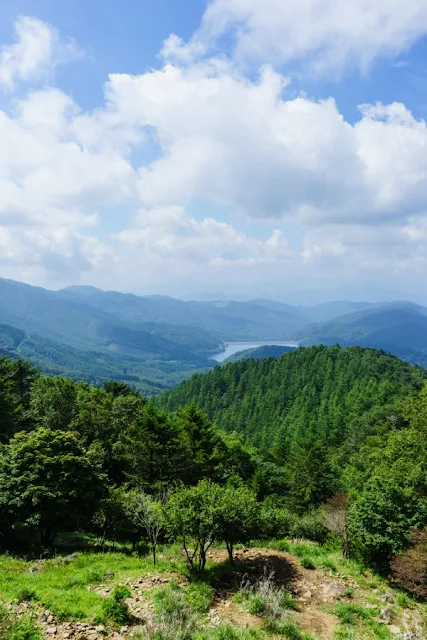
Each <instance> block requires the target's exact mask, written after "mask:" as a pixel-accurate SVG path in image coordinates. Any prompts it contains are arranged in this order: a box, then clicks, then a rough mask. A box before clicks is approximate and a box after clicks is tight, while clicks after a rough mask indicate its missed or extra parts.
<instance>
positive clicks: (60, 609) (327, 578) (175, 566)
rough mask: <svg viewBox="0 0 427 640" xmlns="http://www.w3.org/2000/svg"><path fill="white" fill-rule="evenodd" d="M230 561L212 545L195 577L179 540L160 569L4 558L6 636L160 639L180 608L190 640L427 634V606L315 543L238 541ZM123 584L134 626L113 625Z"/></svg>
mask: <svg viewBox="0 0 427 640" xmlns="http://www.w3.org/2000/svg"><path fill="white" fill-rule="evenodd" d="M226 558H227V552H226V550H225V549H222V548H215V549H213V550H212V551H211V553H210V554H209V562H208V566H207V570H206V571H205V572H204V574H197V575H196V574H191V573H189V572H188V569H187V567H186V565H185V564H184V562H183V559H182V557H181V554H180V553H179V551H178V549H177V548H176V547H164V548H163V549H162V552H161V554H160V557H159V563H158V566H157V567H156V570H155V571H153V565H152V563H151V562H150V560H149V559H148V558H144V557H142V558H139V557H137V556H133V555H126V554H124V553H105V554H96V553H81V554H72V555H71V556H68V557H67V556H65V557H57V558H53V559H50V560H45V561H39V562H30V561H24V560H17V559H13V558H11V557H8V556H3V557H2V558H1V560H0V592H1V596H2V600H3V602H4V605H5V608H4V610H3V623H2V624H3V631H2V633H3V635H2V636H1V637H2V638H5V639H7V640H9V638H10V639H12V640H15V638H16V639H20V638H24V640H33V639H36V638H50V639H51V640H98V639H101V638H105V639H107V640H122V639H126V638H135V640H136V639H137V638H138V639H147V640H150V639H154V638H162V639H163V638H169V637H174V636H168V635H165V630H164V629H163V631H161V632H159V633H160V635H159V633H158V628H157V627H158V626H159V624H160V622H159V620H160V619H161V620H162V624H163V625H164V620H163V617H164V616H165V612H166V617H167V618H169V624H170V623H171V620H173V619H174V616H177V615H182V611H187V615H188V621H187V622H186V624H188V628H189V631H188V633H189V634H190V635H186V631H185V629H184V630H183V628H182V626H180V627H179V632H177V631H176V630H175V631H174V633H175V634H177V633H179V635H175V637H177V638H182V639H183V640H186V639H187V638H199V637H200V638H207V639H209V638H223V640H228V639H230V640H234V639H235V638H260V639H261V638H289V639H290V640H309V639H316V638H317V640H333V639H337V640H341V639H344V638H346V639H347V638H350V639H353V638H354V639H356V638H357V639H360V640H363V639H365V638H366V639H368V638H383V639H387V638H389V639H390V638H402V639H403V638H405V640H416V639H419V640H421V639H422V638H425V637H426V634H427V618H426V608H425V606H423V605H421V604H418V603H416V602H415V601H413V600H412V599H411V598H409V597H408V596H406V595H405V594H403V593H401V592H398V591H396V590H394V589H392V588H390V585H388V584H387V582H386V581H385V580H383V579H382V578H380V577H378V576H376V575H375V574H373V573H372V572H370V571H364V569H363V567H361V566H360V565H358V564H357V563H355V562H354V561H349V562H348V561H344V560H342V558H341V557H340V555H339V554H338V553H337V552H332V551H327V550H325V549H324V548H322V547H320V546H319V545H317V544H314V543H308V542H293V543H291V542H289V543H287V542H285V541H282V542H275V543H271V544H270V545H269V546H268V547H258V546H254V547H249V548H241V549H238V550H237V551H236V560H235V564H234V566H233V567H230V565H229V564H228V562H227V561H226ZM310 562H311V564H310ZM311 566H312V567H313V568H307V567H311ZM118 585H121V586H125V587H127V588H128V589H129V597H127V598H126V604H127V605H128V607H129V611H130V614H131V617H130V619H129V622H128V623H127V624H118V623H114V621H112V620H111V619H109V618H108V616H106V614H105V611H106V609H105V602H106V601H109V599H111V596H112V594H113V593H114V589H115V587H117V586H118ZM178 612H180V613H179V614H178ZM12 618H14V619H15V621H14V624H15V626H16V624H17V622H16V621H18V623H20V624H21V625H22V624H23V621H29V620H31V623H32V626H33V628H34V631H33V632H32V633H33V635H31V634H29V633H27V635H25V634H24V635H22V634H21V635H16V634H15V635H13V632H10V631H8V630H7V622H6V620H9V622H10V620H11V619H12ZM26 624H27V622H26ZM190 627H191V631H190ZM37 629H38V630H39V635H37ZM156 629H157V631H156ZM169 631H170V630H169ZM156 634H157V635H156ZM162 634H163V635H162ZM197 634H199V635H197ZM200 634H202V635H200ZM203 634H204V635H203ZM218 634H219V635H218ZM233 634H234V635H233ZM236 634H237V635H236ZM239 634H240V635H239ZM242 634H243V635H242Z"/></svg>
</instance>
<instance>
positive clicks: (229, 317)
mask: <svg viewBox="0 0 427 640" xmlns="http://www.w3.org/2000/svg"><path fill="white" fill-rule="evenodd" d="M58 295H60V296H62V298H63V299H64V300H73V301H75V302H84V303H85V304H86V305H90V306H92V307H93V308H94V309H97V310H98V311H100V312H103V313H108V314H109V315H112V316H114V317H116V318H119V319H120V320H124V321H131V322H138V323H141V322H142V323H166V324H169V325H178V326H181V327H191V328H192V329H198V330H203V331H206V332H208V333H209V334H210V335H213V336H215V338H216V339H217V340H224V341H225V340H259V341H262V340H287V339H288V336H289V335H291V334H293V333H295V331H297V330H298V329H300V328H301V327H303V326H304V325H306V324H307V322H308V318H307V317H306V315H305V314H304V313H303V312H302V311H300V310H298V309H296V308H294V307H291V306H289V305H286V304H282V303H275V302H271V301H258V300H254V301H251V302H233V301H220V302H196V301H189V302H184V301H183V300H176V299H175V298H169V297H167V296H145V297H141V296H136V295H133V294H123V293H118V292H116V291H106V292H103V291H99V290H95V291H87V290H85V291H84V292H83V293H79V292H77V293H76V291H75V288H73V291H70V290H69V289H68V290H67V289H65V290H62V291H60V292H58Z"/></svg>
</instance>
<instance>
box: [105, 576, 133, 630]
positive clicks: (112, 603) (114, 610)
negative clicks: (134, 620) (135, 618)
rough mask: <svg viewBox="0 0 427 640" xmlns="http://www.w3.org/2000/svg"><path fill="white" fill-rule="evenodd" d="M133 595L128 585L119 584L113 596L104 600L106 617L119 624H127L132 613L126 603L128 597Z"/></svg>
mask: <svg viewBox="0 0 427 640" xmlns="http://www.w3.org/2000/svg"><path fill="white" fill-rule="evenodd" d="M130 595H131V592H130V589H129V588H128V587H126V586H117V587H116V588H115V589H114V591H113V593H112V594H111V596H110V597H109V598H107V600H106V601H105V602H104V607H103V611H104V617H105V618H107V619H108V620H111V621H112V622H114V623H115V624H117V625H125V624H128V623H129V622H130V619H131V615H130V612H129V607H128V605H127V604H126V602H125V600H126V598H129V597H130Z"/></svg>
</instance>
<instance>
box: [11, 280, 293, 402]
mask: <svg viewBox="0 0 427 640" xmlns="http://www.w3.org/2000/svg"><path fill="white" fill-rule="evenodd" d="M304 322H305V320H304V317H303V315H302V314H301V312H299V311H298V310H294V309H292V308H291V307H288V306H287V305H283V307H279V308H278V309H275V308H272V309H269V308H267V307H266V306H261V305H257V304H253V303H250V304H249V303H240V302H210V303H207V302H206V303H205V302H194V301H193V302H183V301H181V300H175V299H174V298H169V297H167V296H147V297H140V296H136V295H132V294H122V293H118V292H114V291H110V292H104V291H101V290H100V289H96V288H95V287H86V286H83V287H81V286H74V287H68V288H67V289H64V290H61V291H57V292H54V291H48V290H46V289H43V288H40V287H32V286H29V285H26V284H22V283H19V282H15V281H11V280H2V279H0V324H1V325H2V326H1V330H0V353H2V352H3V353H8V354H9V355H11V356H13V357H25V358H27V359H28V360H30V361H31V362H33V363H34V364H36V365H38V366H40V367H41V369H42V370H43V371H45V372H49V373H63V374H65V375H69V376H71V377H73V378H79V377H80V378H82V379H85V380H89V381H92V382H93V381H97V380H98V381H99V380H103V379H107V378H114V379H125V380H133V381H135V383H137V386H139V388H143V389H144V390H147V389H148V390H149V391H150V390H152V387H153V385H154V388H155V389H160V388H167V387H169V386H171V385H172V384H175V383H176V382H178V381H179V380H181V379H182V377H186V376H188V375H189V374H191V373H192V372H194V371H197V370H205V369H206V368H209V367H211V366H213V363H212V361H210V360H209V356H210V355H211V354H213V353H216V352H218V351H219V350H220V348H221V344H222V342H225V341H227V340H275V339H276V340H282V339H286V338H287V337H288V336H289V335H290V334H292V333H294V332H295V330H297V329H299V328H300V327H301V326H303V324H304ZM151 383H152V384H151Z"/></svg>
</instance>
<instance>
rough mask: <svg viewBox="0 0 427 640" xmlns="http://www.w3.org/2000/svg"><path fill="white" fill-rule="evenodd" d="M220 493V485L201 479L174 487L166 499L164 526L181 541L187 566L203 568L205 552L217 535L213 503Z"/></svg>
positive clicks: (218, 499) (215, 502)
mask: <svg viewBox="0 0 427 640" xmlns="http://www.w3.org/2000/svg"><path fill="white" fill-rule="evenodd" d="M221 494H222V489H221V487H220V486H218V485H216V484H214V483H213V482H211V481H209V480H202V481H201V482H199V484H198V485H197V486H195V487H188V488H187V487H185V488H180V489H177V490H175V491H174V492H173V493H172V494H171V496H170V498H169V502H168V505H167V515H166V518H167V527H168V529H169V533H170V535H171V536H173V537H174V538H175V539H176V540H178V541H179V542H180V543H181V544H182V546H183V549H184V551H185V554H186V556H187V560H188V562H189V564H190V567H191V568H194V567H197V569H199V570H203V569H204V568H205V565H206V553H207V551H208V550H209V548H210V547H211V546H212V544H213V543H214V541H215V540H216V539H217V537H218V517H217V510H216V509H217V507H216V505H217V504H218V503H219V501H220V500H221ZM189 545H192V546H191V547H190V546H189Z"/></svg>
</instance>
